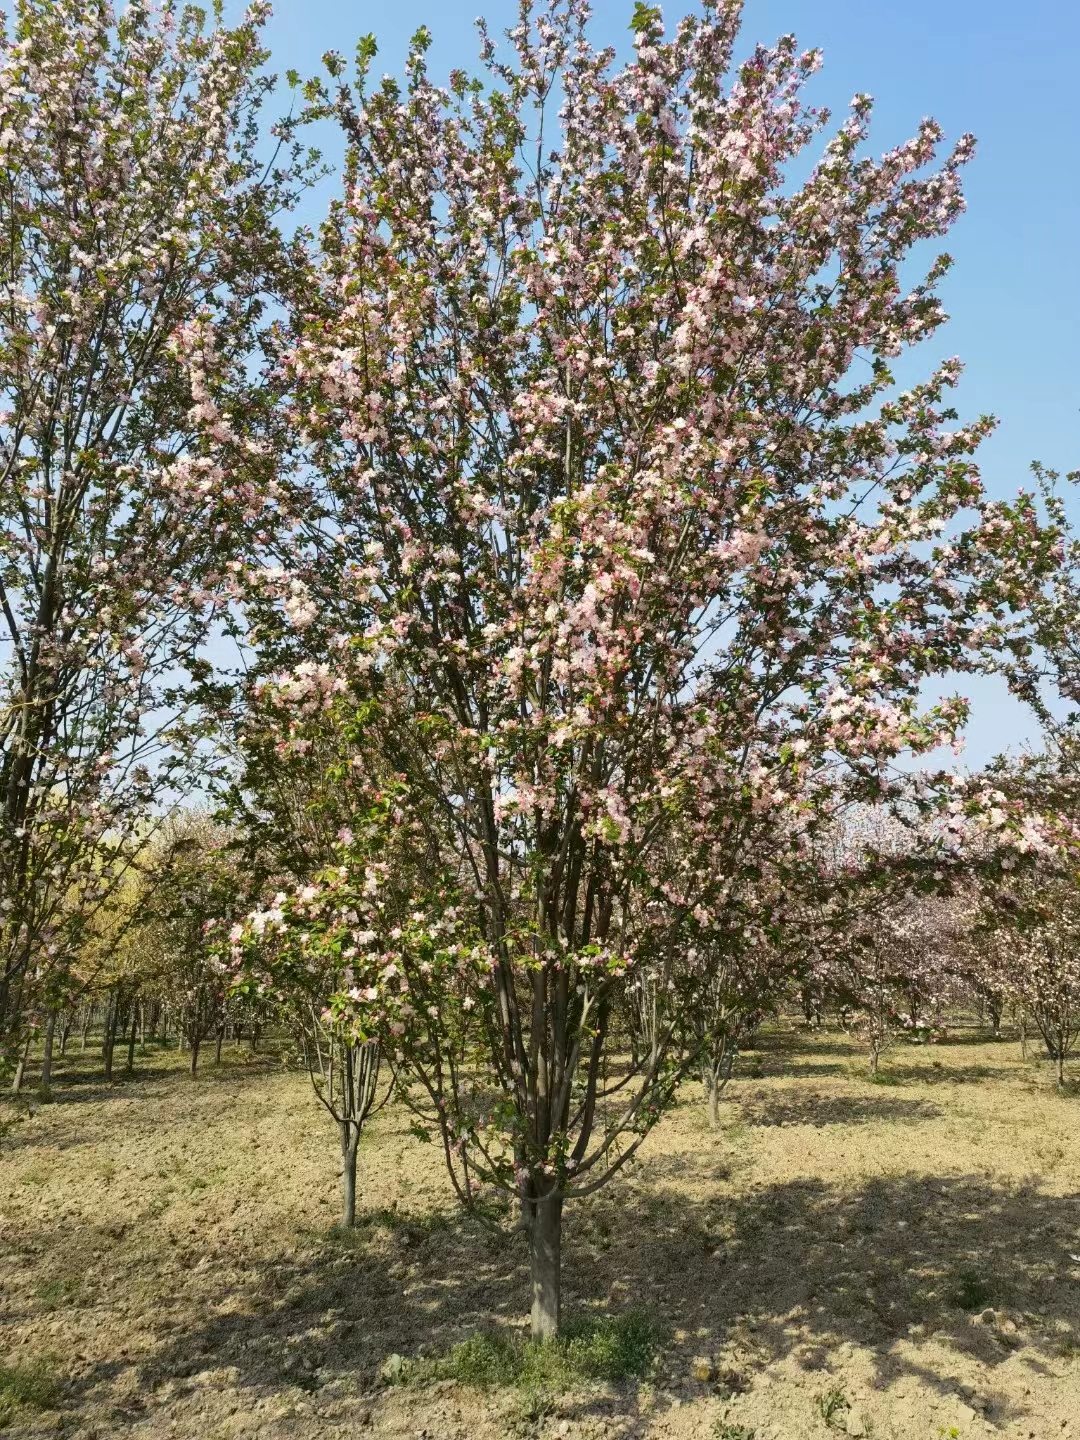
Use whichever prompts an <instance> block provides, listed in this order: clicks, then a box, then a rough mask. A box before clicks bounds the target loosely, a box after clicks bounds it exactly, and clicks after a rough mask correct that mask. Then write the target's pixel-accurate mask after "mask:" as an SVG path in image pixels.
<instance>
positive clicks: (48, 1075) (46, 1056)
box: [41, 1010, 56, 1090]
mask: <svg viewBox="0 0 1080 1440" xmlns="http://www.w3.org/2000/svg"><path fill="white" fill-rule="evenodd" d="M55 1036H56V1012H55V1011H54V1010H50V1011H49V1018H48V1021H47V1022H46V1025H45V1050H44V1052H43V1054H42V1056H41V1088H42V1090H48V1088H49V1086H50V1085H51V1084H52V1057H53V1039H54V1038H55Z"/></svg>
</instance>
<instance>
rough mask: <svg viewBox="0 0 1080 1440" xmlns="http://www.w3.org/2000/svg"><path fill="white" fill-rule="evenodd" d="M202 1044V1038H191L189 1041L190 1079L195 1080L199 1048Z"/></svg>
mask: <svg viewBox="0 0 1080 1440" xmlns="http://www.w3.org/2000/svg"><path fill="white" fill-rule="evenodd" d="M201 1044H202V1036H201V1035H200V1036H195V1037H192V1041H191V1078H192V1079H193V1080H194V1079H195V1072H196V1071H197V1070H198V1068H199V1046H200V1045H201Z"/></svg>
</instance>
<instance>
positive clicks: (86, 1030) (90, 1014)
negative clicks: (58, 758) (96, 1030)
mask: <svg viewBox="0 0 1080 1440" xmlns="http://www.w3.org/2000/svg"><path fill="white" fill-rule="evenodd" d="M93 1018H94V1007H93V1005H87V1007H86V1014H85V1015H84V1016H83V1026H82V1045H81V1046H80V1049H81V1050H85V1049H86V1037H87V1036H88V1035H89V1034H90V1022H91V1020H93Z"/></svg>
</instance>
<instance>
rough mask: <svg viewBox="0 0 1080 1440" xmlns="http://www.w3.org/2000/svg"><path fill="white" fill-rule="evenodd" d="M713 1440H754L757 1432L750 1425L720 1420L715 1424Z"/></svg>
mask: <svg viewBox="0 0 1080 1440" xmlns="http://www.w3.org/2000/svg"><path fill="white" fill-rule="evenodd" d="M712 1433H713V1440H754V1436H755V1435H756V1434H757V1431H756V1430H752V1429H751V1428H750V1426H749V1425H736V1424H735V1423H734V1422H733V1421H731V1420H718V1421H717V1422H716V1424H715V1425H714V1426H713V1432H712Z"/></svg>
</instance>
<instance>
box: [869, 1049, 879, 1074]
mask: <svg viewBox="0 0 1080 1440" xmlns="http://www.w3.org/2000/svg"><path fill="white" fill-rule="evenodd" d="M877 1067H878V1047H877V1046H876V1045H875V1044H874V1043H873V1041H871V1042H870V1074H871V1076H874V1075H876V1074H877Z"/></svg>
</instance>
